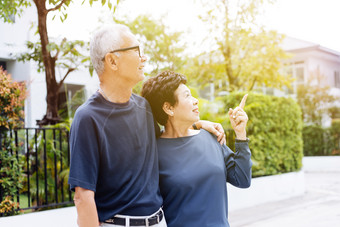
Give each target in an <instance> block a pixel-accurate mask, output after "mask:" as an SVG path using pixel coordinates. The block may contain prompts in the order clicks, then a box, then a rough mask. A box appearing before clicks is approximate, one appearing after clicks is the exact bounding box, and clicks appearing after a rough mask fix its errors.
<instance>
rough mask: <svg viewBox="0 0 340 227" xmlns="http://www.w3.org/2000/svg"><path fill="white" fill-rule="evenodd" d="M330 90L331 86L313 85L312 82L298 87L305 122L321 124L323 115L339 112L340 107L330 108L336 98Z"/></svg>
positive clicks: (299, 101) (298, 97)
mask: <svg viewBox="0 0 340 227" xmlns="http://www.w3.org/2000/svg"><path fill="white" fill-rule="evenodd" d="M329 91H330V88H329V87H321V86H313V85H311V83H310V82H309V83H307V84H304V85H300V86H299V87H298V90H297V99H298V103H299V105H300V107H301V109H302V116H303V119H304V122H306V123H312V124H317V125H321V124H322V117H323V115H325V114H326V115H329V116H332V115H334V117H335V116H336V115H337V114H338V112H337V111H339V110H338V108H336V107H331V108H329V104H330V103H332V102H333V101H335V99H336V98H335V97H334V96H332V95H330V94H329Z"/></svg>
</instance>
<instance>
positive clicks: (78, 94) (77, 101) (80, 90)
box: [58, 84, 85, 119]
mask: <svg viewBox="0 0 340 227" xmlns="http://www.w3.org/2000/svg"><path fill="white" fill-rule="evenodd" d="M84 101H85V92H84V86H82V85H76V84H64V86H63V87H62V88H61V90H60V92H59V98H58V107H59V115H60V117H62V118H64V119H66V118H68V117H73V115H74V112H75V111H76V109H77V108H78V107H79V106H80V105H81V104H83V102H84Z"/></svg>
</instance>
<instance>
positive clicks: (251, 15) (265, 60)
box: [192, 0, 291, 91]
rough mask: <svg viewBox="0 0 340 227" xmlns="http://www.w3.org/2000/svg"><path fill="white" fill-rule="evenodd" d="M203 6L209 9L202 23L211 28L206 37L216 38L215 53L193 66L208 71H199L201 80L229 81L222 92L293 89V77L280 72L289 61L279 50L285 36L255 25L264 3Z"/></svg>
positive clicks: (221, 0) (250, 0) (222, 0)
mask: <svg viewBox="0 0 340 227" xmlns="http://www.w3.org/2000/svg"><path fill="white" fill-rule="evenodd" d="M268 1H269V2H271V0H268ZM201 2H202V4H203V5H204V7H205V9H207V13H206V14H205V15H202V16H201V19H202V20H203V21H204V22H207V23H208V24H209V25H210V31H209V33H207V35H209V38H210V37H212V38H213V40H210V41H211V42H212V44H211V45H210V46H212V49H213V50H211V51H209V52H208V53H205V54H202V55H201V56H199V57H198V59H197V60H195V61H194V62H193V63H192V65H193V66H195V65H196V66H199V67H202V66H203V68H205V70H203V71H201V70H200V69H198V70H197V71H198V73H196V75H198V80H200V79H202V78H205V77H208V78H209V80H210V81H212V82H215V83H218V81H219V80H222V81H223V80H224V81H227V85H228V86H224V87H223V89H224V90H229V91H235V90H244V91H250V90H252V89H253V88H254V87H255V86H256V85H258V86H262V85H265V86H268V87H274V88H281V87H282V86H290V83H291V79H290V77H289V76H288V75H285V74H283V73H282V72H280V69H281V68H282V63H281V62H282V60H283V59H286V58H288V55H287V54H286V53H285V52H284V51H283V50H282V49H281V48H280V43H281V42H282V40H283V38H284V36H283V35H280V34H278V33H277V32H275V31H266V30H265V29H264V27H263V26H261V25H260V24H259V23H257V21H256V19H257V16H258V15H259V14H260V9H261V7H262V6H263V5H264V4H265V0H237V1H228V0H215V1H213V2H214V4H212V1H206V0H202V1H201Z"/></svg>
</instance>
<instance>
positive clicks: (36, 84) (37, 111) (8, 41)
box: [0, 6, 99, 127]
mask: <svg viewBox="0 0 340 227" xmlns="http://www.w3.org/2000/svg"><path fill="white" fill-rule="evenodd" d="M36 21H37V14H36V9H35V7H34V6H32V7H30V8H28V9H25V12H24V14H23V15H22V17H20V18H19V17H16V18H15V23H13V24H8V23H4V22H2V21H0V31H1V35H0V61H1V62H5V63H6V69H7V72H8V73H10V74H11V75H12V78H13V80H15V81H26V84H27V90H28V97H27V99H26V102H25V126H26V127H36V120H41V119H42V118H43V116H44V114H45V113H46V107H47V105H46V94H47V92H46V83H45V74H44V72H42V73H38V72H37V64H36V63H35V62H33V61H31V62H19V61H17V55H18V54H20V53H23V52H25V51H27V49H26V46H25V43H26V41H32V42H33V41H36V40H38V39H39V36H38V35H34V32H35V31H36V25H37V23H36ZM32 23H33V24H34V26H33V29H30V28H31V26H32ZM64 73H65V72H64V71H62V70H60V69H56V77H57V80H60V79H61V78H62V77H63V75H64ZM65 84H75V85H81V86H83V87H85V98H88V97H89V96H90V95H91V94H92V93H94V92H95V91H96V89H97V87H98V84H99V83H98V78H97V76H96V74H95V73H94V75H93V77H91V76H90V74H89V72H88V70H87V69H84V68H80V69H79V70H77V71H74V72H72V73H70V74H69V76H68V78H67V79H66V80H65Z"/></svg>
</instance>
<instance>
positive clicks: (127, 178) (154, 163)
mask: <svg viewBox="0 0 340 227" xmlns="http://www.w3.org/2000/svg"><path fill="white" fill-rule="evenodd" d="M70 149H71V166H70V175H69V184H70V187H71V189H72V190H74V188H75V187H76V186H79V187H82V188H85V189H89V190H92V191H94V192H95V202H96V206H97V211H98V216H99V221H104V220H107V219H109V218H112V217H113V216H114V215H116V214H124V215H133V216H146V215H150V214H152V213H154V212H156V211H157V210H158V209H159V208H160V207H161V206H162V202H163V201H162V198H161V195H160V192H159V175H158V174H159V170H158V154H157V144H156V137H155V129H154V119H153V116H152V111H151V108H150V106H149V103H148V102H147V101H146V100H145V99H144V98H142V97H140V96H137V95H134V94H133V95H132V96H131V98H130V100H129V101H128V102H126V103H120V104H117V103H111V102H109V101H107V100H106V99H104V98H103V97H102V96H101V95H100V94H99V93H98V92H97V93H95V94H94V95H93V96H92V97H90V98H89V99H88V100H87V101H86V102H85V103H84V104H83V105H82V106H81V107H79V108H78V110H77V112H76V114H75V117H74V120H73V122H72V126H71V131H70Z"/></svg>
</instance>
